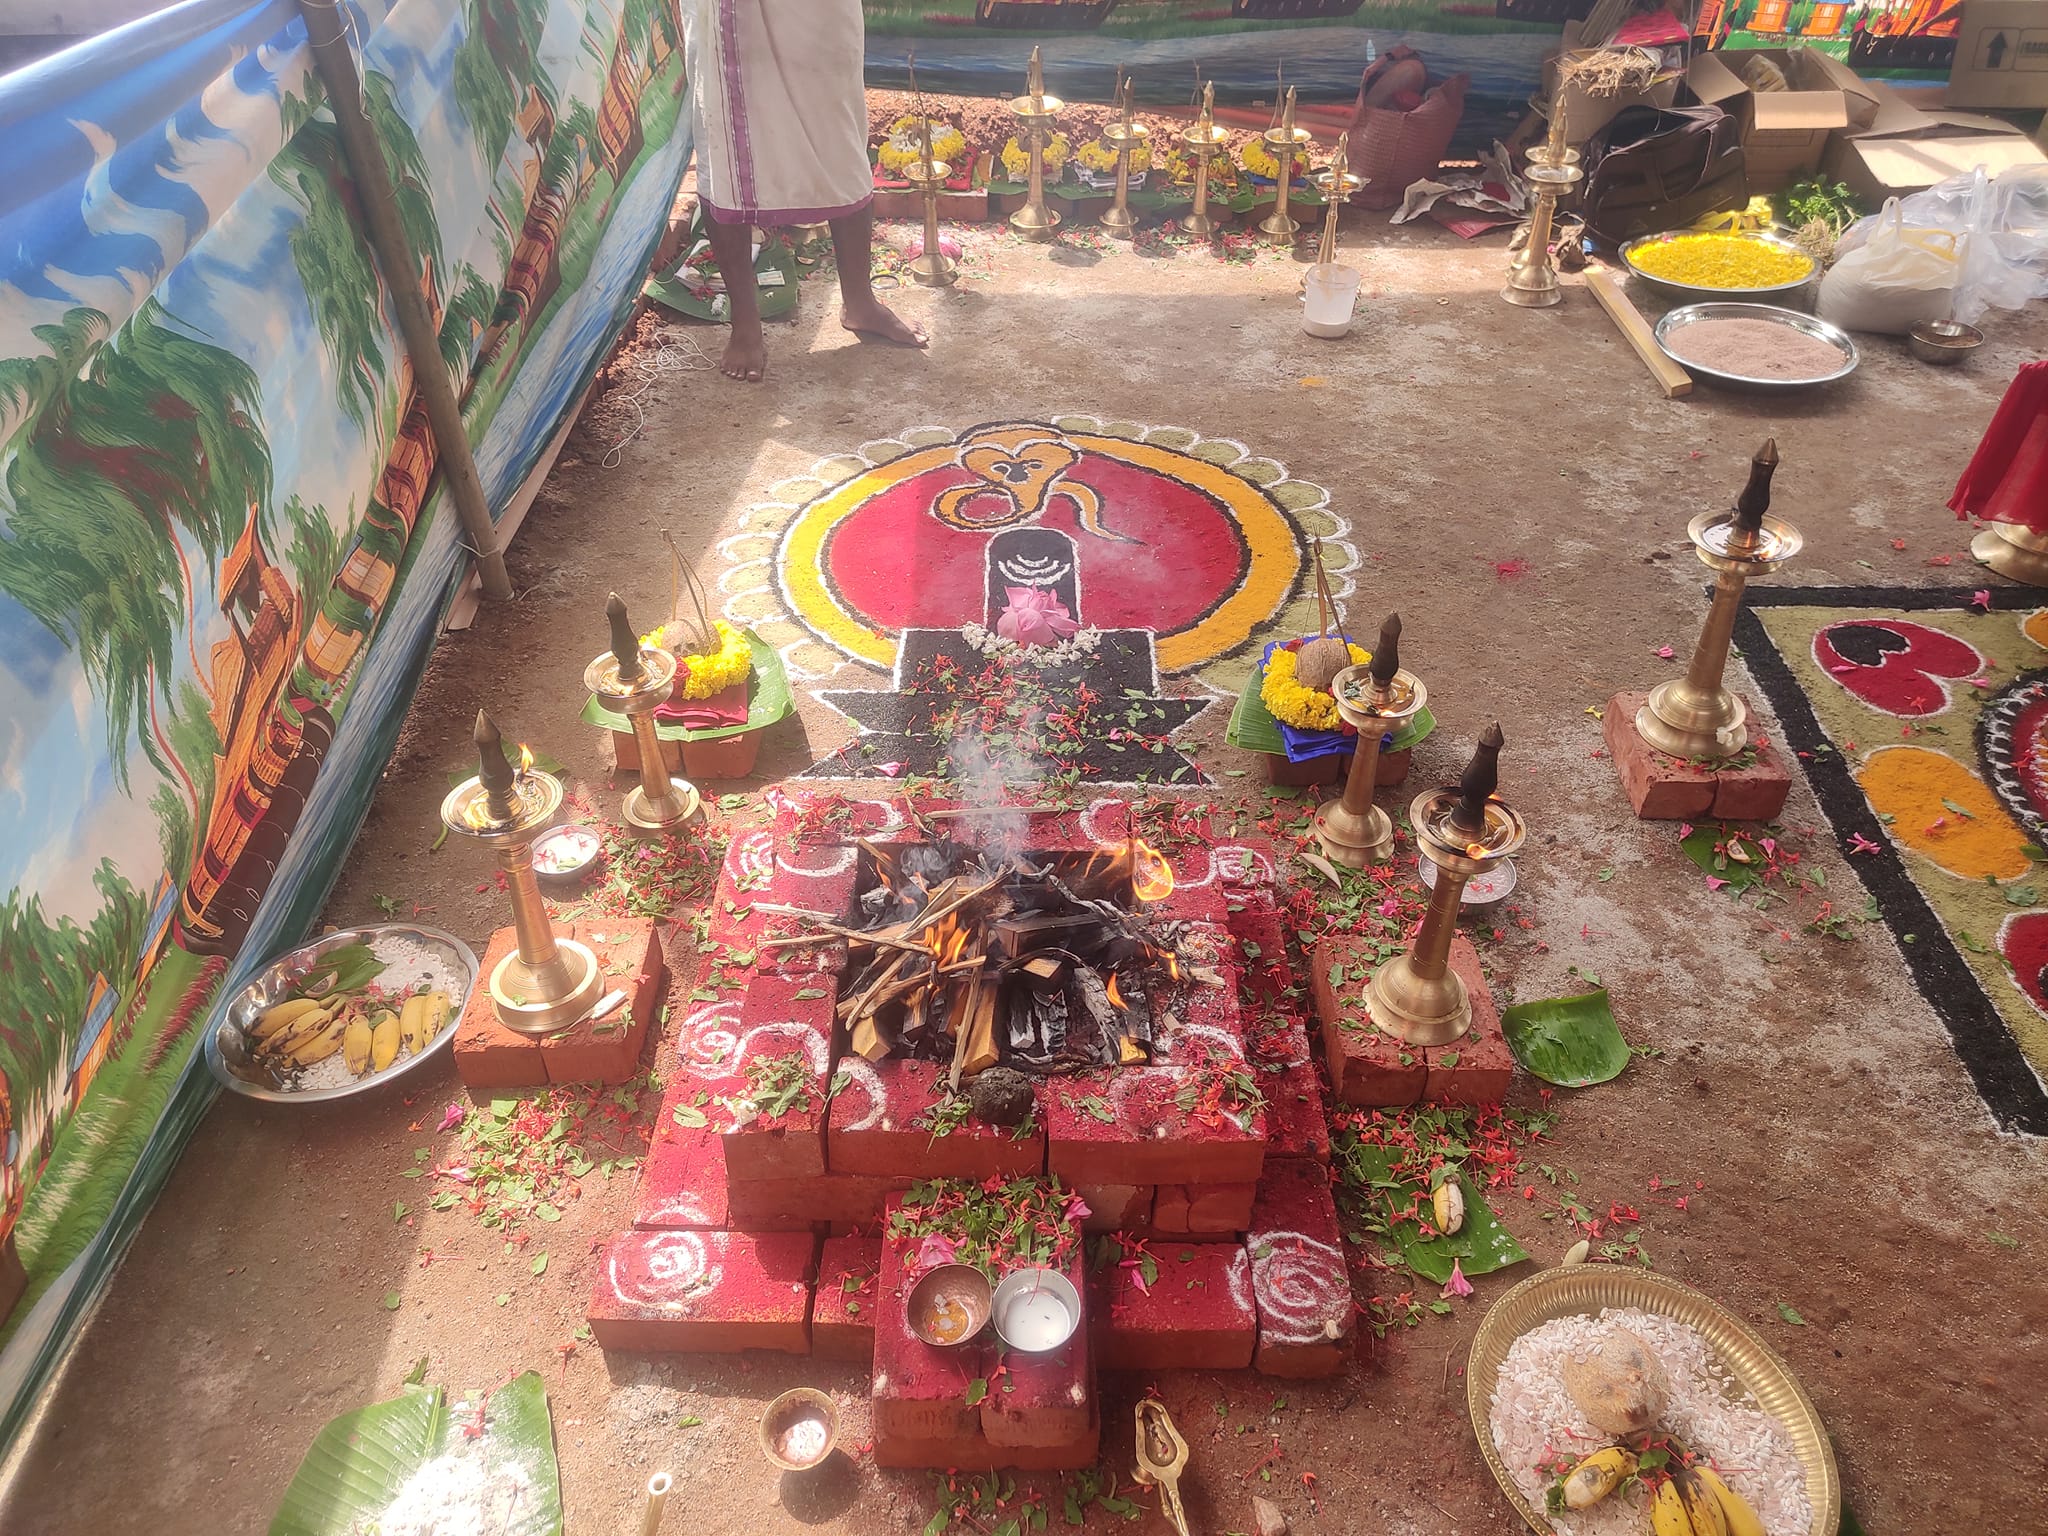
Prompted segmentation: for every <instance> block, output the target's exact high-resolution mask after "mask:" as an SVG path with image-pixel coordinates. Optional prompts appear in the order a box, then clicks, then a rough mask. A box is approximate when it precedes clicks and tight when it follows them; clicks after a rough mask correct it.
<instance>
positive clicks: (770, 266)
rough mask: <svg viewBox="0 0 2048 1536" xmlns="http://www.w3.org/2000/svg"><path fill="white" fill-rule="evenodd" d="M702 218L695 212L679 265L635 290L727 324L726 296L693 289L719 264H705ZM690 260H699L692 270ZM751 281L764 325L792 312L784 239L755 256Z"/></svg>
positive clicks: (790, 256) (792, 267)
mask: <svg viewBox="0 0 2048 1536" xmlns="http://www.w3.org/2000/svg"><path fill="white" fill-rule="evenodd" d="M704 217H705V216H704V212H703V210H702V209H701V208H700V209H699V210H698V212H697V221H696V223H694V224H692V225H691V226H690V238H689V241H688V243H687V244H686V245H685V246H684V256H683V260H682V261H680V262H679V263H677V264H676V265H675V266H674V267H672V268H671V269H670V270H669V271H667V272H662V273H657V274H656V275H654V276H653V277H650V278H648V279H647V282H646V284H645V286H643V287H642V288H641V290H640V291H641V292H642V293H644V294H646V295H647V297H648V298H650V299H652V300H654V302H655V303H657V304H660V305H662V306H663V307H664V308H667V309H672V310H674V311H675V312H676V313H677V314H679V315H687V316H689V317H690V318H691V319H692V320H711V321H715V322H716V323H717V324H719V325H727V324H730V323H731V318H732V317H731V315H730V314H729V313H728V312H727V306H726V301H725V294H724V293H723V292H722V291H718V290H708V289H702V288H699V287H693V286H692V282H693V281H699V282H701V279H702V278H704V277H708V276H711V275H713V274H715V273H716V272H717V271H718V264H717V263H716V262H714V261H712V260H711V259H710V250H711V244H710V241H709V239H708V238H707V237H706V235H705V233H704ZM693 257H695V258H699V264H698V265H696V266H692V265H690V261H691V258H693ZM684 274H688V277H687V278H686V277H685V276H684ZM754 282H755V291H756V293H757V294H758V295H759V296H760V304H761V318H762V319H763V320H779V319H781V318H782V317H783V316H784V315H786V314H789V313H790V312H791V311H792V310H794V309H795V308H796V291H797V252H796V249H795V247H793V246H792V245H791V244H790V243H789V240H788V238H787V237H785V236H783V235H779V234H771V235H769V237H768V242H767V244H765V245H763V246H762V247H761V249H760V251H759V253H758V254H757V255H756V256H755V257H754Z"/></svg>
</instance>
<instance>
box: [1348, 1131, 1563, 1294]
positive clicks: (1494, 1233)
mask: <svg viewBox="0 0 2048 1536" xmlns="http://www.w3.org/2000/svg"><path fill="white" fill-rule="evenodd" d="M1402 1155H1403V1154H1402V1152H1401V1150H1400V1149H1399V1148H1396V1147H1364V1146H1353V1147H1351V1148H1350V1149H1349V1150H1348V1151H1347V1152H1346V1153H1345V1159H1346V1161H1347V1163H1348V1165H1349V1166H1348V1178H1349V1179H1350V1181H1352V1182H1353V1183H1354V1185H1357V1184H1362V1185H1363V1186H1364V1187H1365V1189H1366V1191H1367V1194H1368V1197H1369V1198H1370V1199H1372V1200H1373V1201H1375V1202H1376V1203H1377V1204H1378V1205H1379V1207H1380V1211H1381V1214H1382V1215H1383V1216H1384V1215H1389V1214H1391V1213H1392V1212H1393V1211H1394V1210H1396V1209H1399V1208H1401V1207H1404V1206H1406V1205H1407V1204H1408V1200H1409V1196H1410V1194H1411V1193H1412V1188H1411V1186H1409V1185H1406V1184H1403V1183H1402V1182H1401V1181H1400V1180H1398V1179H1396V1178H1395V1177H1394V1164H1395V1162H1396V1161H1398V1160H1399V1159H1400V1157H1401V1156H1402ZM1463 1187H1464V1194H1465V1224H1464V1225H1463V1226H1461V1227H1460V1228H1458V1230H1457V1231H1456V1232H1455V1233H1453V1234H1452V1235H1451V1236H1449V1237H1424V1236H1423V1235H1422V1228H1421V1227H1420V1226H1418V1225H1417V1224H1416V1223H1415V1222H1412V1221H1397V1222H1392V1223H1390V1226H1389V1230H1390V1231H1391V1233H1392V1235H1393V1239H1394V1246H1395V1247H1396V1248H1398V1249H1399V1250H1400V1252H1401V1262H1402V1263H1404V1264H1406V1265H1407V1266H1408V1267H1409V1268H1410V1269H1412V1270H1414V1271H1415V1273H1416V1274H1418V1275H1420V1276H1422V1277H1423V1279H1425V1280H1434V1281H1435V1282H1436V1283H1437V1284H1438V1285H1443V1284H1446V1283H1447V1282H1448V1281H1449V1280H1450V1278H1451V1265H1452V1264H1453V1263H1454V1262H1455V1263H1456V1264H1458V1265H1459V1266H1460V1268H1461V1269H1462V1271H1463V1273H1464V1274H1465V1275H1466V1276H1467V1277H1470V1276H1472V1275H1490V1274H1492V1273H1493V1272H1494V1271H1495V1270H1496V1269H1506V1268H1507V1267H1508V1266H1509V1265H1510V1264H1519V1263H1521V1262H1522V1261H1523V1260H1524V1259H1526V1258H1528V1257H1529V1255H1528V1253H1527V1252H1526V1251H1525V1250H1524V1249H1523V1247H1522V1245H1521V1244H1520V1243H1518V1242H1516V1241H1515V1238H1514V1234H1513V1233H1511V1232H1510V1231H1508V1229H1507V1228H1506V1227H1504V1226H1502V1225H1501V1224H1500V1220H1499V1218H1498V1217H1496V1216H1495V1215H1494V1214H1493V1211H1492V1209H1491V1208H1490V1207H1489V1206H1488V1205H1487V1203H1486V1202H1485V1200H1483V1199H1481V1198H1480V1196H1479V1193H1478V1191H1477V1190H1475V1189H1474V1188H1473V1187H1472V1181H1471V1180H1469V1179H1467V1180H1465V1181H1463ZM1426 1203H1427V1202H1425V1204H1426Z"/></svg>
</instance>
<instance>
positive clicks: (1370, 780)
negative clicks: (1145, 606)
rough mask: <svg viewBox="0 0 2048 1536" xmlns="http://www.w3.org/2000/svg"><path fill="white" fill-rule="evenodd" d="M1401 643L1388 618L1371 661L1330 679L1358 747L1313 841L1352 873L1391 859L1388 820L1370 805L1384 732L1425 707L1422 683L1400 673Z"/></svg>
mask: <svg viewBox="0 0 2048 1536" xmlns="http://www.w3.org/2000/svg"><path fill="white" fill-rule="evenodd" d="M1400 642H1401V616H1400V615H1399V614H1398V613H1396V614H1390V615H1388V618H1387V622H1386V623H1384V624H1382V625H1381V626H1380V639H1379V644H1378V645H1376V646H1374V647H1373V652H1372V660H1371V661H1370V662H1368V663H1366V664H1365V665H1364V666H1362V667H1346V668H1345V669H1344V670H1343V671H1342V672H1339V673H1338V674H1337V675H1336V676H1335V677H1333V678H1332V679H1330V692H1331V694H1332V695H1333V696H1334V697H1335V698H1336V700H1337V713H1338V714H1340V715H1342V716H1343V717H1344V721H1345V723H1346V724H1347V725H1350V726H1352V727H1354V728H1356V730H1357V731H1358V746H1357V747H1356V748H1355V749H1354V750H1353V752H1352V754H1351V771H1350V772H1349V773H1348V774H1346V775H1345V778H1344V793H1343V794H1342V795H1341V796H1339V797H1338V798H1337V799H1335V800H1329V801H1325V802H1324V803H1323V805H1322V807H1321V809H1319V810H1318V811H1317V812H1316V841H1317V842H1319V843H1321V844H1322V845H1323V853H1324V855H1325V856H1326V857H1327V858H1328V859H1329V860H1330V862H1332V863H1333V864H1343V865H1347V866H1349V867H1350V868H1352V869H1371V868H1373V867H1374V866H1375V865H1379V864H1385V863H1386V862H1388V861H1389V860H1390V859H1392V858H1393V856H1394V823H1393V820H1392V819H1391V818H1390V817H1389V816H1388V815H1387V813H1386V812H1385V811H1383V810H1381V809H1380V808H1379V807H1378V806H1377V805H1374V804H1373V802H1372V794H1373V790H1374V788H1375V787H1376V785H1377V783H1378V780H1379V771H1380V751H1381V746H1382V743H1383V741H1384V738H1385V737H1386V735H1387V733H1388V732H1389V731H1399V730H1400V729H1401V728H1402V727H1403V726H1405V725H1406V724H1407V723H1408V722H1409V721H1410V720H1412V719H1414V718H1415V716H1416V715H1417V714H1419V713H1420V712H1421V710H1422V706H1423V705H1424V704H1426V703H1428V702H1429V690H1428V689H1427V688H1425V687H1423V686H1422V679H1421V678H1419V677H1417V676H1416V675H1415V674H1414V673H1413V672H1404V671H1402V670H1401V652H1400Z"/></svg>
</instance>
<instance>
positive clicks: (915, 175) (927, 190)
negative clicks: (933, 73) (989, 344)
mask: <svg viewBox="0 0 2048 1536" xmlns="http://www.w3.org/2000/svg"><path fill="white" fill-rule="evenodd" d="M917 128H918V132H919V134H920V135H922V137H923V140H924V143H923V148H924V154H923V156H922V158H920V159H919V161H918V163H917V164H916V165H913V166H911V167H910V168H909V169H908V170H907V171H905V172H904V176H903V179H904V180H905V181H910V182H915V183H916V184H917V189H918V191H920V192H921V193H923V194H924V249H923V250H922V251H920V252H919V253H918V254H917V256H916V257H914V258H913V259H912V260H911V262H910V280H911V281H912V282H914V283H921V284H923V285H924V286H925V287H927V288H945V287H949V286H950V285H952V284H953V283H956V282H958V281H959V280H960V263H959V262H957V261H955V260H953V258H952V257H950V256H948V255H947V254H946V253H945V252H944V251H943V250H941V249H939V191H940V189H941V188H943V187H944V186H945V185H946V178H947V177H948V176H950V175H952V174H953V167H952V166H950V165H948V164H947V163H946V162H945V161H943V160H934V159H933V158H932V125H931V119H929V118H927V117H925V116H924V115H923V114H922V113H921V112H920V114H919V115H918V120H917Z"/></svg>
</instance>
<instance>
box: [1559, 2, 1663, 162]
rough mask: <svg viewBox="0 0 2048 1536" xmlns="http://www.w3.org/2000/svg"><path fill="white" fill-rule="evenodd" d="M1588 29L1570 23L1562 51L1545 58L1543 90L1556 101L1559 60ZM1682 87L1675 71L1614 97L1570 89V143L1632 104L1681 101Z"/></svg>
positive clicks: (1567, 103)
mask: <svg viewBox="0 0 2048 1536" xmlns="http://www.w3.org/2000/svg"><path fill="white" fill-rule="evenodd" d="M1585 30H1586V24H1585V23H1584V22H1583V21H1568V22H1566V23H1565V24H1564V36H1563V38H1562V39H1561V40H1560V42H1559V46H1558V51H1557V52H1556V53H1553V54H1552V55H1550V57H1548V58H1547V59H1545V60H1544V61H1543V91H1544V94H1545V95H1546V96H1548V97H1549V98H1550V99H1551V100H1552V101H1556V100H1557V77H1558V61H1559V59H1560V58H1562V57H1563V55H1565V54H1567V53H1570V52H1572V51H1573V50H1575V49H1576V48H1577V47H1578V46H1579V38H1580V37H1581V35H1583V34H1584V32H1585ZM1678 86H1679V76H1678V75H1677V74H1675V73H1674V74H1672V75H1671V76H1670V78H1668V79H1664V80H1659V81H1656V82H1655V83H1654V84H1652V85H1651V86H1649V87H1648V88H1647V89H1646V90H1640V91H1624V92H1621V93H1620V94H1618V95H1614V96H1589V95H1587V94H1586V92H1584V91H1582V90H1579V89H1577V88H1573V89H1570V90H1567V91H1566V92H1565V93H1564V100H1563V103H1562V106H1563V110H1564V124H1565V129H1564V131H1565V139H1566V142H1567V143H1571V144H1583V143H1585V142H1586V140H1587V139H1589V138H1591V137H1592V136H1593V135H1594V134H1596V133H1598V132H1599V131H1600V130H1601V129H1602V128H1605V127H1606V126H1607V125H1608V124H1609V123H1611V122H1613V121H1614V119H1615V118H1616V117H1617V116H1618V115H1620V113H1621V112H1623V111H1624V110H1626V109H1627V108H1629V107H1668V106H1670V105H1671V104H1672V103H1673V102H1675V101H1677V100H1678Z"/></svg>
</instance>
